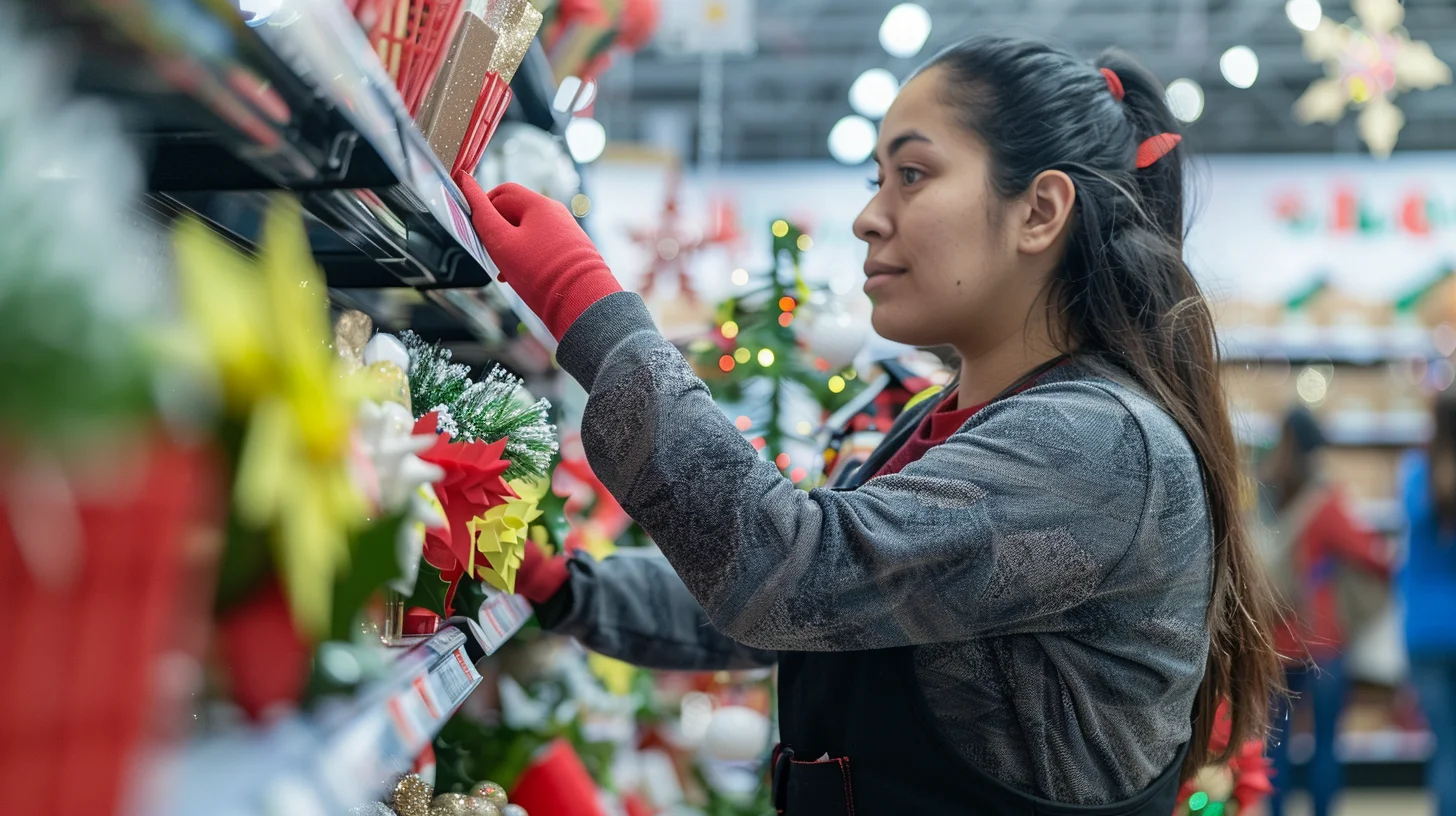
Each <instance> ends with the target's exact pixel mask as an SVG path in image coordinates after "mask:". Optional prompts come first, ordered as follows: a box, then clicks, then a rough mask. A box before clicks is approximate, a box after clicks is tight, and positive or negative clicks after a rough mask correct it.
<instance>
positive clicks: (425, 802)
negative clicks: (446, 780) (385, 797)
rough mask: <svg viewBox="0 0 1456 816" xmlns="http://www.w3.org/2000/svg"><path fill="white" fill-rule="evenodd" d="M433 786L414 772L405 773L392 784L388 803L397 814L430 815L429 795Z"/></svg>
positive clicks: (404, 815)
mask: <svg viewBox="0 0 1456 816" xmlns="http://www.w3.org/2000/svg"><path fill="white" fill-rule="evenodd" d="M434 795H435V790H434V788H432V787H430V785H429V784H428V783H426V782H425V780H423V779H421V778H419V776H417V775H415V774H405V775H404V776H401V777H400V778H399V781H398V782H396V783H395V785H394V794H393V795H392V796H390V799H389V804H390V805H391V806H393V807H394V812H395V813H397V814H399V816H430V797H432V796H434Z"/></svg>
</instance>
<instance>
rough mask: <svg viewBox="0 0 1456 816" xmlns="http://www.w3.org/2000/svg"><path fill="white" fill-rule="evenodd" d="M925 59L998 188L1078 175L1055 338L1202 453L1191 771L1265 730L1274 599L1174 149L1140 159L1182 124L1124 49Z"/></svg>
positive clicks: (1271, 685)
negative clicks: (1246, 508) (1208, 552)
mask: <svg viewBox="0 0 1456 816" xmlns="http://www.w3.org/2000/svg"><path fill="white" fill-rule="evenodd" d="M931 64H932V65H940V66H943V67H944V68H945V69H946V70H948V71H949V72H950V76H951V81H950V82H947V83H946V85H947V86H949V87H948V88H947V89H946V90H945V92H944V93H945V95H946V97H947V102H948V103H950V104H951V105H952V106H954V107H955V108H956V109H957V110H958V111H959V112H960V113H961V114H962V119H963V121H964V123H965V125H966V126H967V127H968V128H969V129H971V130H972V131H973V132H975V133H976V134H977V135H978V136H979V137H980V138H981V140H982V141H983V142H984V143H985V144H986V146H987V148H988V149H989V151H990V153H991V156H992V177H993V184H994V185H995V187H996V191H997V193H998V195H1000V196H1001V197H1002V198H1011V197H1013V196H1016V195H1018V194H1020V193H1021V192H1023V191H1025V190H1026V189H1027V187H1028V186H1029V185H1030V183H1031V181H1032V180H1033V179H1034V178H1035V177H1036V176H1037V174H1039V173H1042V172H1044V171H1046V170H1052V169H1056V170H1061V171H1063V172H1065V173H1067V175H1068V176H1070V177H1071V179H1072V181H1073V183H1074V184H1075V185H1076V188H1077V205H1076V211H1075V213H1074V215H1073V223H1072V226H1071V228H1070V230H1069V234H1068V242H1067V250H1066V256H1065V259H1064V261H1063V263H1062V264H1061V267H1060V268H1059V270H1058V271H1057V274H1056V275H1055V278H1054V280H1053V281H1052V286H1053V287H1054V291H1053V293H1052V294H1053V295H1054V296H1053V297H1052V298H1050V299H1049V303H1050V304H1051V306H1049V308H1052V309H1057V310H1060V312H1061V315H1062V317H1061V318H1060V319H1057V320H1052V321H1049V322H1050V323H1051V324H1052V325H1053V326H1062V327H1064V328H1065V336H1062V337H1058V338H1056V339H1057V340H1058V342H1059V343H1060V345H1061V346H1062V348H1063V349H1066V350H1070V349H1076V350H1078V351H1080V352H1083V353H1089V354H1096V355H1098V356H1100V357H1101V358H1103V359H1105V360H1107V361H1109V362H1111V363H1113V364H1115V365H1117V366H1118V367H1120V368H1121V369H1123V370H1124V371H1126V372H1127V374H1128V375H1129V376H1130V377H1131V378H1132V379H1133V380H1134V381H1135V382H1137V383H1138V384H1139V385H1140V386H1141V387H1142V388H1143V389H1144V390H1146V391H1147V392H1148V393H1149V394H1151V395H1152V397H1153V398H1154V399H1155V400H1157V401H1158V403H1159V404H1160V405H1162V407H1163V408H1164V409H1165V410H1166V411H1167V412H1168V413H1169V414H1170V415H1171V416H1172V417H1173V418H1174V420H1176V421H1177V423H1178V425H1179V426H1180V427H1181V428H1182V430H1183V432H1184V434H1185V435H1186V436H1187V437H1188V440H1189V442H1190V443H1191V445H1192V447H1193V450H1194V453H1195V454H1196V455H1197V458H1198V464H1199V468H1200V471H1201V473H1202V477H1203V487H1204V492H1205V495H1206V496H1207V501H1208V512H1209V517H1210V520H1211V526H1212V529H1213V564H1212V573H1213V586H1212V594H1211V596H1210V598H1209V605H1208V629H1209V637H1210V646H1209V653H1208V659H1207V666H1206V669H1205V672H1204V677H1203V684H1202V686H1201V687H1200V688H1199V690H1198V693H1197V696H1196V698H1195V701H1194V706H1193V712H1192V726H1193V737H1192V742H1191V744H1190V745H1189V749H1188V756H1187V759H1186V761H1185V763H1184V767H1183V775H1184V778H1185V779H1186V778H1188V777H1190V776H1192V774H1193V773H1195V772H1196V771H1197V770H1198V769H1199V768H1201V767H1202V766H1204V765H1206V764H1208V763H1210V762H1216V761H1222V760H1225V759H1227V758H1228V757H1229V756H1230V755H1232V753H1233V752H1234V751H1235V750H1237V749H1238V747H1239V746H1240V745H1241V744H1242V743H1243V742H1244V741H1245V740H1248V739H1255V738H1262V737H1263V736H1264V730H1265V727H1266V725H1267V718H1268V712H1269V703H1270V697H1271V694H1272V693H1273V692H1274V691H1275V690H1276V689H1277V688H1278V687H1279V684H1280V679H1281V676H1282V672H1281V667H1280V663H1279V658H1278V655H1277V653H1276V652H1275V649H1274V645H1273V641H1272V638H1271V635H1270V633H1271V631H1272V621H1273V614H1272V611H1273V600H1272V595H1271V593H1270V589H1269V587H1268V586H1267V584H1266V581H1265V578H1264V575H1263V571H1262V569H1261V567H1260V564H1259V561H1258V559H1257V557H1256V554H1255V553H1254V551H1253V545H1252V542H1251V540H1250V537H1249V535H1248V534H1247V532H1246V530H1245V528H1244V524H1243V518H1244V514H1243V511H1242V507H1241V497H1242V495H1243V489H1242V488H1243V478H1244V477H1243V475H1242V471H1241V467H1240V457H1239V454H1238V447H1237V444H1236V442H1235V439H1234V435H1233V429H1232V426H1231V424H1230V421H1229V414H1228V405H1227V401H1226V399H1225V397H1224V391H1223V386H1222V384H1221V382H1220V380H1219V373H1218V350H1217V345H1216V339H1215V334H1214V325H1213V317H1212V313H1211V312H1210V310H1209V306H1208V302H1207V300H1206V299H1205V298H1204V296H1203V293H1202V291H1201V290H1200V289H1199V286H1198V283H1197V281H1196V280H1194V277H1193V274H1192V272H1191V271H1190V270H1189V269H1188V266H1187V264H1186V263H1184V260H1183V235H1184V231H1183V227H1184V223H1183V222H1184V182H1183V165H1182V161H1181V158H1182V153H1183V148H1182V147H1181V146H1179V145H1178V144H1177V140H1176V139H1163V140H1161V141H1160V144H1161V145H1163V146H1165V147H1167V148H1168V152H1166V154H1165V155H1163V156H1161V157H1160V158H1158V159H1157V160H1155V161H1152V162H1149V163H1147V166H1145V167H1139V166H1138V165H1139V164H1143V163H1144V162H1140V161H1139V160H1138V158H1139V157H1138V148H1139V146H1140V145H1142V144H1143V143H1144V142H1145V141H1146V140H1148V139H1150V138H1153V137H1158V136H1160V135H1161V134H1174V135H1175V134H1177V132H1178V123H1177V121H1176V120H1175V119H1174V118H1173V115H1172V113H1171V112H1170V111H1169V110H1168V106H1167V104H1166V103H1165V102H1164V101H1163V88H1162V86H1161V85H1160V84H1159V83H1158V81H1157V79H1156V78H1155V77H1153V75H1152V74H1151V73H1150V72H1148V71H1147V70H1146V69H1145V68H1143V67H1142V66H1140V65H1139V64H1138V63H1137V62H1135V61H1134V60H1133V59H1132V58H1131V57H1129V56H1127V55H1126V54H1124V53H1123V52H1121V51H1117V50H1110V51H1107V52H1105V53H1103V54H1102V56H1101V57H1100V58H1099V59H1098V60H1097V63H1096V65H1095V66H1091V65H1088V64H1087V63H1085V62H1082V61H1080V60H1077V59H1076V58H1075V57H1073V56H1071V55H1070V54H1067V53H1066V52H1064V51H1061V50H1059V49H1056V48H1053V47H1051V46H1048V45H1044V44H1041V43H1036V42H1032V41H1025V40H1015V39H1006V38H976V39H972V40H968V41H966V42H964V43H961V44H959V45H956V46H952V47H951V48H950V49H948V50H946V51H945V52H942V53H941V54H940V55H939V56H937V57H936V58H935V60H934V61H933V62H932V63H931ZM1109 73H1110V74H1112V75H1113V76H1114V77H1115V79H1116V82H1115V83H1114V81H1113V80H1112V79H1111V78H1109V77H1108V74H1109ZM1028 123H1034V124H1033V125H1029V124H1028ZM1169 142H1171V144H1169ZM1223 703H1227V705H1228V711H1229V716H1230V718H1231V726H1232V731H1231V738H1230V740H1229V742H1228V744H1227V746H1226V747H1224V748H1223V749H1222V750H1221V751H1219V752H1217V753H1216V754H1215V753H1213V752H1212V751H1211V749H1210V738H1211V735H1212V732H1213V726H1214V718H1215V716H1216V712H1217V711H1218V710H1219V708H1220V705H1221V704H1223Z"/></svg>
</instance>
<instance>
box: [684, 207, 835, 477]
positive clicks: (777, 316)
mask: <svg viewBox="0 0 1456 816" xmlns="http://www.w3.org/2000/svg"><path fill="white" fill-rule="evenodd" d="M770 229H771V231H772V233H773V257H774V263H773V268H772V269H770V270H769V271H768V272H766V273H763V274H761V275H758V276H750V275H749V274H748V273H747V272H745V271H744V270H737V271H735V272H734V273H733V274H734V276H735V277H734V283H736V284H738V285H739V286H740V287H741V288H742V289H743V291H742V292H741V293H740V294H736V295H735V296H734V297H731V298H729V299H727V300H725V301H723V302H722V303H720V304H719V305H718V307H717V310H716V312H715V314H714V323H715V324H716V325H715V327H714V328H713V330H712V331H711V332H710V333H709V334H708V336H707V337H705V338H701V339H699V340H697V341H695V342H693V343H692V344H691V345H690V346H689V356H690V359H691V360H692V362H693V364H694V367H695V368H696V369H697V371H698V373H699V374H700V375H701V376H702V377H703V379H704V380H706V381H707V382H708V383H709V385H710V386H711V387H712V389H713V396H714V398H715V399H717V400H718V401H719V402H720V403H726V404H728V405H732V406H734V407H736V408H737V409H738V410H739V411H741V413H740V414H739V415H738V416H737V418H736V424H737V426H738V429H739V430H740V431H742V432H743V433H744V435H745V436H747V437H749V439H750V440H752V442H753V446H754V447H755V448H758V449H759V450H760V451H762V452H763V453H764V454H765V455H767V456H768V457H769V458H770V459H772V460H773V461H774V463H775V464H777V465H778V466H779V469H780V470H783V471H785V472H786V473H787V474H788V476H789V478H790V479H792V480H793V481H794V482H796V483H797V482H802V481H804V480H805V479H806V478H808V476H809V472H808V470H807V469H805V468H804V467H802V466H799V467H795V466H794V462H793V460H792V458H791V456H790V454H789V452H788V450H786V448H787V446H788V445H789V444H790V443H792V442H794V441H798V442H801V443H804V444H812V443H813V442H814V434H815V433H816V432H817V431H818V430H819V427H820V425H821V424H822V423H823V420H824V418H825V417H826V416H827V415H828V414H830V413H832V412H833V411H835V410H836V409H838V408H839V407H841V406H843V405H844V404H845V403H847V402H849V401H850V400H851V399H852V398H853V397H854V396H855V395H856V394H857V393H859V391H860V390H861V389H862V388H863V387H864V385H863V382H862V381H861V380H860V379H859V378H858V376H857V374H856V372H855V370H854V368H853V366H851V365H850V364H849V363H850V360H851V359H852V358H853V355H854V351H855V350H857V348H858V344H859V342H860V341H859V340H858V339H854V340H853V342H852V344H851V346H852V347H850V348H847V349H846V348H845V347H844V343H842V342H837V343H836V344H835V345H836V346H838V347H837V348H835V349H832V350H830V349H822V350H821V349H816V348H814V344H812V343H807V342H805V338H806V337H810V336H811V334H812V329H809V330H806V328H805V325H806V324H808V323H811V322H816V321H817V322H827V321H831V320H833V321H837V322H838V323H841V324H844V325H848V321H849V316H848V315H847V314H838V315H831V314H829V313H828V310H827V306H828V305H829V304H830V303H831V296H830V294H829V293H828V292H827V290H825V289H822V288H820V289H817V290H815V289H811V288H810V287H809V285H808V284H807V283H805V281H804V277H803V272H802V267H801V262H802V259H803V255H804V253H805V252H807V251H809V249H810V248H812V247H813V244H814V242H813V239H812V238H810V237H809V235H808V234H807V233H805V232H804V231H803V230H802V229H800V228H799V227H798V226H796V225H794V224H792V223H790V222H789V221H787V220H784V219H778V220H776V221H774V222H773V223H772V225H771V226H770ZM821 303H822V304H824V307H825V308H823V309H821V308H820V304H821ZM819 311H823V312H824V313H823V314H816V312H819ZM852 334H853V336H854V337H855V338H858V337H860V336H862V333H861V332H853V333H852ZM846 350H847V351H848V354H846V353H844V352H845V351H846Z"/></svg>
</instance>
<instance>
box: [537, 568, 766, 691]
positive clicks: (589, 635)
mask: <svg viewBox="0 0 1456 816" xmlns="http://www.w3.org/2000/svg"><path fill="white" fill-rule="evenodd" d="M566 563H567V570H568V573H569V577H568V579H567V582H566V584H565V585H564V586H563V587H562V588H561V589H560V590H559V591H558V592H557V593H556V594H555V595H554V596H552V598H551V599H550V600H548V601H546V602H545V603H542V604H537V605H536V614H537V617H538V619H539V620H540V621H541V626H542V627H543V628H545V629H547V630H549V631H552V632H556V633H557V634H562V635H570V636H572V637H574V638H576V639H577V641H579V642H580V643H581V644H582V645H583V646H585V647H586V648H588V649H590V650H592V651H594V652H597V653H599V654H604V655H606V656H608V657H614V658H616V659H618V660H622V661H625V662H627V663H631V664H633V665H634V666H642V667H644V668H649V669H665V670H673V671H726V670H737V669H754V668H766V667H768V666H772V665H773V664H774V663H775V662H777V660H778V654H777V653H776V652H770V651H764V650H761V649H753V648H750V647H748V646H744V645H742V644H740V643H737V642H735V641H734V640H733V639H732V638H729V637H727V636H726V635H724V634H722V633H721V632H719V631H718V630H717V629H714V628H713V626H712V624H710V623H709V622H708V618H707V616H706V615H705V614H704V613H703V608H702V607H701V606H699V605H698V602H697V601H696V600H694V599H693V596H692V595H691V594H689V593H688V590H687V587H685V586H683V582H682V581H681V580H679V579H678V577H677V575H676V574H675V573H674V572H673V571H672V567H671V566H670V565H669V564H668V563H667V561H666V560H664V559H663V558H662V556H660V555H657V554H656V553H648V552H636V551H633V550H619V551H618V552H617V553H616V554H614V555H611V556H609V557H607V558H604V559H602V561H601V562H596V561H593V560H592V558H591V557H590V556H588V555H585V554H577V555H576V556H574V557H572V558H571V559H569V560H568V561H567V562H566Z"/></svg>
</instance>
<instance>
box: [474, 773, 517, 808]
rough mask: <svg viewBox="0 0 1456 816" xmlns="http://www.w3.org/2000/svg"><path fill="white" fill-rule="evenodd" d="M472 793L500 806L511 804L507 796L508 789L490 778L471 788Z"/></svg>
mask: <svg viewBox="0 0 1456 816" xmlns="http://www.w3.org/2000/svg"><path fill="white" fill-rule="evenodd" d="M470 795H471V796H479V797H480V798H482V799H484V800H486V801H487V802H490V803H491V804H492V805H495V806H496V807H498V808H502V807H505V806H506V805H508V804H510V800H509V799H507V798H506V789H505V788H502V787H501V786H500V785H497V784H496V783H494V782H491V781H489V780H487V781H485V782H480V783H477V784H476V786H475V787H473V788H471V789H470Z"/></svg>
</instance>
